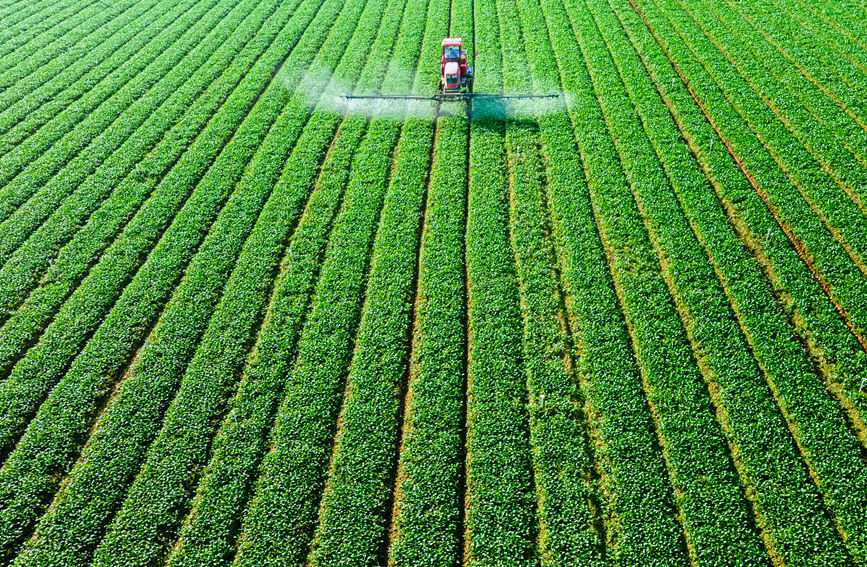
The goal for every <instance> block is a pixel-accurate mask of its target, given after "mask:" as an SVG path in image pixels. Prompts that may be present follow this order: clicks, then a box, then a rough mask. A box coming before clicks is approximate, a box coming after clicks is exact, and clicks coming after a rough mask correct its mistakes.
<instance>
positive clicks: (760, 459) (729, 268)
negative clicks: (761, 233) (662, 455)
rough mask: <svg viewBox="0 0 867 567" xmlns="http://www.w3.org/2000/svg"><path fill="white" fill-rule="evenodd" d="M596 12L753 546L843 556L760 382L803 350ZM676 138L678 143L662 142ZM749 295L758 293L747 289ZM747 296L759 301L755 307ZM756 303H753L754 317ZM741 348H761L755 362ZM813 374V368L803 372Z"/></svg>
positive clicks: (643, 79)
mask: <svg viewBox="0 0 867 567" xmlns="http://www.w3.org/2000/svg"><path fill="white" fill-rule="evenodd" d="M596 18H597V21H598V22H600V28H601V29H602V31H603V34H604V35H605V36H606V42H607V44H608V47H609V49H610V50H611V52H612V55H613V60H614V61H615V62H616V67H617V69H618V71H619V73H620V76H621V78H622V79H623V82H624V85H625V87H626V90H627V91H628V93H629V96H630V99H631V101H632V103H634V104H635V105H636V108H637V110H638V113H639V116H640V117H641V120H642V128H643V130H644V132H646V135H647V136H648V139H649V142H650V143H652V145H653V148H652V149H648V150H647V152H645V155H648V156H654V157H657V159H658V160H659V162H660V164H661V168H648V169H646V170H645V172H646V173H645V175H647V176H648V178H649V180H650V181H651V182H650V183H649V184H648V185H646V186H643V187H642V186H640V187H639V188H638V191H636V197H637V200H638V203H639V207H640V209H641V212H642V215H643V217H644V218H645V219H646V223H647V224H648V226H649V227H650V233H651V237H652V238H653V239H654V240H655V241H656V242H655V246H656V247H657V249H658V252H657V254H658V255H660V257H661V258H664V263H663V265H664V266H665V268H666V269H665V272H664V274H665V276H666V280H667V285H668V287H669V288H670V290H671V292H672V295H673V297H674V298H675V301H676V302H677V304H678V310H679V311H680V312H681V317H682V318H683V319H684V321H685V322H686V323H687V331H688V332H689V333H690V340H691V342H693V344H694V345H696V350H697V352H699V353H700V357H699V361H698V363H699V365H700V366H701V367H702V369H703V371H704V374H705V376H706V379H707V380H708V382H709V386H710V388H709V390H710V395H711V399H712V401H713V403H714V404H715V406H716V407H717V413H718V414H719V415H720V416H721V422H722V424H723V428H724V430H725V432H726V435H727V437H728V439H729V445H730V446H731V447H732V448H734V447H737V451H734V450H732V454H733V455H734V458H735V462H736V464H737V465H738V472H739V474H740V476H741V483H742V484H743V485H744V486H745V487H747V490H748V491H749V492H750V493H752V494H753V500H754V502H755V503H754V506H753V508H754V514H755V515H756V517H757V523H758V526H759V528H760V529H761V530H762V535H763V538H764V540H765V546H766V548H767V549H768V550H769V552H770V553H771V555H772V558H773V559H775V560H777V561H786V562H790V561H797V560H798V558H802V557H804V556H806V555H808V554H823V555H824V557H825V559H824V561H826V562H828V563H832V562H835V561H837V562H839V561H841V560H844V559H845V552H844V551H843V549H842V546H841V544H840V541H839V540H838V539H837V538H836V534H835V532H834V527H833V525H832V524H831V522H829V521H828V519H827V517H825V514H824V510H823V506H822V502H821V497H820V495H819V493H818V491H817V490H816V488H815V487H814V486H812V481H811V479H810V476H809V474H808V471H807V470H806V468H805V467H804V466H803V464H802V463H801V462H800V460H801V456H800V454H799V453H798V448H797V446H796V445H795V443H794V441H793V439H792V438H791V435H790V433H789V430H788V429H787V424H786V422H785V420H784V419H782V416H781V415H780V411H779V408H778V407H777V406H776V402H775V399H774V397H773V393H772V390H771V388H769V386H768V385H767V384H766V383H765V379H766V378H765V375H767V379H768V380H771V381H772V382H771V383H772V384H773V383H774V382H773V381H775V380H778V379H780V378H781V377H783V379H785V378H784V376H785V374H786V370H784V369H783V368H781V367H780V365H779V364H774V362H773V361H775V360H777V359H779V358H783V357H787V358H797V357H798V356H800V357H803V356H804V354H805V353H804V351H803V350H800V351H799V349H798V347H799V344H798V340H797V338H796V336H795V332H794V329H793V328H792V327H791V326H790V325H787V322H786V321H785V314H784V312H782V310H780V309H779V308H778V307H777V305H776V302H775V300H774V298H773V294H772V290H771V289H770V286H768V285H767V283H766V282H765V281H764V278H763V276H762V274H761V272H760V271H759V270H758V269H757V267H755V266H751V265H750V264H749V261H750V257H749V254H748V251H747V250H745V249H744V247H743V245H742V244H741V243H740V242H739V240H738V238H737V235H736V234H735V232H734V231H733V230H732V229H731V228H730V227H729V226H728V225H727V222H726V218H725V215H724V212H723V210H722V209H721V208H720V207H719V205H718V204H717V203H716V202H715V199H714V198H713V197H712V196H710V195H708V188H707V182H706V180H705V179H704V177H703V176H702V174H701V172H700V171H699V169H698V165H697V164H696V163H695V162H694V161H693V160H692V158H691V156H690V154H689V151H688V149H687V148H685V147H683V146H678V144H677V141H678V139H679V138H680V132H678V130H677V128H676V126H675V124H674V122H673V121H672V119H671V117H670V116H669V115H668V109H666V107H665V106H664V104H663V103H662V102H661V101H660V100H659V98H658V94H657V92H656V90H655V89H654V87H653V85H652V83H651V82H650V81H649V80H648V78H647V75H646V73H645V71H644V69H643V67H642V66H641V63H640V62H639V60H638V58H637V56H636V54H635V53H630V49H631V46H630V45H629V43H628V38H626V37H625V36H624V35H623V32H622V31H621V30H620V23H619V22H618V20H617V19H616V17H615V16H614V15H613V14H612V13H611V12H610V9H608V6H605V8H603V9H599V10H597V11H596ZM606 20H607V21H606ZM626 108H628V106H626ZM678 147H679V148H680V151H679V152H675V151H672V150H673V149H674V148H678ZM663 169H664V171H665V177H662V175H663ZM708 260H710V263H708ZM717 278H719V280H718V279H717ZM721 283H722V286H721V285H720V284H721ZM759 293H763V294H764V299H757V295H758V294H759ZM727 300H728V301H727ZM729 301H731V306H730V305H729ZM756 303H761V304H764V305H765V307H764V308H762V309H756V308H755V307H754V305H755V304H756ZM732 310H734V312H732ZM757 311H760V312H763V313H761V315H762V316H763V317H762V318H759V317H758V315H759V313H757ZM735 315H737V316H738V319H739V321H738V319H735ZM737 323H740V325H741V326H742V327H743V333H746V335H747V336H746V337H745V336H744V335H743V334H742V331H741V329H739V328H738V324H737ZM762 327H765V328H767V327H773V336H775V337H780V336H786V335H788V337H789V338H788V339H787V340H784V341H779V339H777V340H776V342H782V343H783V344H791V345H793V346H794V347H795V349H794V352H792V351H791V350H790V351H789V352H780V351H779V349H777V347H775V346H774V342H775V341H773V340H768V339H769V338H770V337H769V336H768V335H767V334H766V333H765V331H763V329H762ZM699 347H700V350H699ZM775 349H776V350H777V352H774V350H775ZM753 353H757V354H758V355H760V356H762V355H768V354H771V353H772V356H766V357H762V358H760V360H759V363H758V364H757V363H756V362H755V361H754V360H753V359H752V354H753ZM760 366H761V370H760ZM813 380H818V378H817V377H816V376H815V375H813ZM771 448H773V450H772V449H771ZM785 487H788V488H785ZM811 489H812V490H811Z"/></svg>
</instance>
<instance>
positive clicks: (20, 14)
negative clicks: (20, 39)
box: [0, 0, 88, 45]
mask: <svg viewBox="0 0 867 567" xmlns="http://www.w3.org/2000/svg"><path fill="white" fill-rule="evenodd" d="M87 5H88V2H87V1H86V0H85V1H84V2H81V3H80V4H77V5H76V6H75V7H76V8H78V9H79V10H80V9H82V8H85V7H86V6H87ZM2 12H3V14H2V16H0V18H2V25H3V35H0V39H2V41H3V43H4V45H5V42H6V41H8V40H9V38H11V37H15V36H16V35H17V34H19V33H20V32H21V30H23V29H27V28H28V27H29V26H30V25H32V24H33V22H32V20H38V19H40V18H42V19H44V20H48V19H49V18H46V17H45V14H44V13H45V12H51V13H53V14H56V15H58V17H57V18H51V21H49V22H48V27H50V26H51V25H53V24H55V23H57V22H58V21H60V20H62V19H63V18H64V17H67V16H69V14H68V13H66V12H64V11H62V10H57V7H56V6H54V5H52V3H51V2H30V1H28V0H7V2H5V3H4V6H3V8H2ZM44 29H45V25H44V24H43V26H42V27H41V28H39V29H38V30H37V33H39V32H41V31H44Z"/></svg>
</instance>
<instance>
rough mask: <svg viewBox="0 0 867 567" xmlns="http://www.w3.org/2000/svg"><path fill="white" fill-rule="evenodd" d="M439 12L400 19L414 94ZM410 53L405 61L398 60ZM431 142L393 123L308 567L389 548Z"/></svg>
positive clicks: (427, 128) (434, 48)
mask: <svg viewBox="0 0 867 567" xmlns="http://www.w3.org/2000/svg"><path fill="white" fill-rule="evenodd" d="M447 6H448V3H447V2H437V3H432V4H431V6H430V7H429V9H428V10H426V11H422V12H421V13H420V14H415V17H413V18H411V19H407V20H406V21H405V22H406V24H407V25H406V27H405V30H403V33H402V35H401V40H402V41H401V42H399V44H398V47H397V53H396V65H397V68H401V67H403V66H405V65H407V64H410V65H411V67H412V68H413V69H415V70H416V72H415V79H414V81H413V82H412V86H413V90H415V91H420V92H430V91H432V90H433V89H435V88H436V84H435V80H436V79H435V78H433V77H432V74H431V73H430V69H431V68H435V67H436V61H437V58H438V56H439V47H440V46H439V40H440V39H441V38H442V37H443V36H444V35H445V34H446V33H447V29H446V26H447V18H448V9H447ZM425 12H426V13H427V18H425ZM426 24H427V25H426ZM419 46H420V51H419ZM408 55H411V57H412V58H413V61H412V62H410V61H407V60H406V59H407V58H408V57H407V56H408ZM404 83H405V84H404ZM409 85H410V82H409V81H408V80H407V81H398V80H389V81H387V82H386V83H385V85H384V89H385V90H386V92H387V91H389V90H394V89H399V88H407V87H408V86H409ZM376 124H377V122H373V123H372V124H371V127H375V125H376ZM433 143H434V142H433V128H432V125H431V122H430V121H429V120H427V119H416V118H410V119H408V120H407V121H405V122H404V123H403V125H402V126H401V128H400V135H399V139H398V142H397V145H396V146H395V147H394V150H393V151H394V157H393V163H392V166H391V168H392V169H391V173H390V175H389V178H388V190H387V192H386V196H385V200H384V202H383V205H382V207H383V208H382V212H381V214H380V219H379V226H378V228H377V231H376V238H375V240H374V243H373V251H372V256H371V259H370V268H369V274H368V276H367V287H366V290H365V295H364V305H363V308H362V314H361V319H360V322H359V327H358V331H357V333H356V338H355V348H354V351H353V354H352V360H351V362H350V365H349V370H348V374H347V377H346V379H345V380H346V382H345V395H344V399H343V406H342V409H341V413H340V418H339V429H338V430H337V432H336V436H335V439H334V442H333V445H334V447H333V452H332V458H331V465H330V471H329V477H328V479H327V482H326V484H325V486H324V490H323V495H322V497H321V505H320V510H321V512H320V515H319V523H318V528H317V531H316V534H315V536H314V540H313V544H312V547H311V552H310V560H311V561H312V562H313V563H316V564H334V563H339V562H346V563H349V564H359V565H360V564H370V565H375V564H378V562H379V558H380V557H381V555H382V554H384V553H385V551H386V550H387V546H388V535H389V530H390V528H391V526H390V518H391V514H392V508H393V506H392V494H393V486H394V483H395V478H394V477H395V472H396V466H395V465H396V463H397V459H398V455H397V450H398V447H399V436H400V434H401V432H400V419H401V411H402V406H403V401H402V397H403V395H404V391H405V386H404V381H405V378H406V376H407V366H408V364H407V361H408V354H409V346H410V337H411V327H412V315H411V313H412V311H413V309H414V308H415V304H414V301H413V297H414V294H415V293H416V290H417V281H416V274H417V270H416V267H417V264H416V261H417V250H418V247H419V236H420V233H421V226H422V219H423V218H424V208H423V206H424V202H425V192H426V187H427V178H428V171H429V170H430V167H431V152H432V148H433Z"/></svg>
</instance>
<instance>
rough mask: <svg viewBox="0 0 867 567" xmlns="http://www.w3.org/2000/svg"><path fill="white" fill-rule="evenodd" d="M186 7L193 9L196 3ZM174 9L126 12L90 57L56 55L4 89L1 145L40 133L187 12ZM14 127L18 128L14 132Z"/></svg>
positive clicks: (156, 5) (0, 97)
mask: <svg viewBox="0 0 867 567" xmlns="http://www.w3.org/2000/svg"><path fill="white" fill-rule="evenodd" d="M185 6H187V9H189V8H190V7H191V6H192V4H190V5H185ZM169 8H170V7H169V6H163V5H161V4H160V3H159V2H156V1H154V2H150V3H147V4H143V5H141V9H138V10H134V11H132V12H130V13H129V14H127V15H126V17H125V18H124V20H125V21H124V22H123V25H120V26H112V28H111V31H112V33H111V34H110V35H108V36H107V37H102V38H95V39H98V43H96V44H95V45H94V46H93V47H92V48H91V49H89V50H88V53H89V55H90V57H81V56H80V54H78V56H77V57H76V58H75V59H72V60H70V61H63V62H59V61H58V58H55V59H52V60H51V61H49V62H46V63H44V64H43V65H42V66H40V67H37V68H35V69H34V70H31V71H30V72H29V74H28V75H27V76H26V77H25V78H22V79H20V80H18V81H16V82H15V83H14V84H13V85H12V86H10V88H8V89H6V90H4V91H3V93H2V94H0V101H2V104H3V111H2V112H0V132H2V135H0V144H2V146H0V147H3V148H11V147H13V146H12V144H14V143H15V141H16V140H21V139H23V138H21V136H27V135H28V133H32V132H35V131H36V129H37V128H38V127H39V126H41V125H43V124H45V123H46V122H48V121H49V120H50V119H51V118H53V117H54V116H56V115H57V114H59V113H60V112H61V111H62V110H63V109H64V108H65V107H66V106H68V105H69V104H71V103H72V102H74V101H75V100H78V99H79V98H81V97H82V96H84V95H85V94H86V93H87V91H88V90H89V89H90V88H91V87H92V86H93V85H94V84H96V83H98V82H99V81H100V80H101V79H103V78H104V77H105V76H106V75H108V74H109V73H110V72H112V71H114V70H116V69H117V68H118V67H119V66H121V65H122V64H123V63H124V62H126V61H128V60H129V58H130V57H131V55H133V54H135V53H136V52H137V51H138V50H139V49H141V47H142V46H144V45H146V44H147V42H148V41H149V40H151V39H152V38H153V37H154V36H155V35H157V34H158V33H159V32H160V30H161V29H162V27H164V26H165V25H167V24H170V23H171V22H173V21H174V20H175V19H177V18H178V17H179V16H180V15H181V14H182V13H183V12H181V11H174V10H170V9H169ZM156 13H160V14H161V15H162V16H165V19H164V20H160V19H159V16H157V15H155V14H156ZM155 21H156V22H159V25H160V27H159V28H157V29H154V28H153V27H152V26H149V25H148V24H149V23H153V22H155ZM13 128H14V129H15V130H14V132H10V130H12V129H13Z"/></svg>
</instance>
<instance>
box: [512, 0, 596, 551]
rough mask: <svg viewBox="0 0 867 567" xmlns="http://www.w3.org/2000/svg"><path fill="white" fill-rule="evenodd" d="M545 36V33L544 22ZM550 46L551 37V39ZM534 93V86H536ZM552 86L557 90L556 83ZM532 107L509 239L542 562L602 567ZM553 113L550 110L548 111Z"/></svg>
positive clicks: (516, 174) (517, 83)
mask: <svg viewBox="0 0 867 567" xmlns="http://www.w3.org/2000/svg"><path fill="white" fill-rule="evenodd" d="M497 5H498V13H499V15H500V36H501V37H502V38H504V39H503V48H504V49H503V53H504V86H505V87H506V91H507V92H516V91H518V92H520V91H521V90H525V89H527V88H528V85H526V77H530V76H534V74H533V73H532V67H531V66H530V64H529V63H528V62H527V58H526V53H525V51H524V48H523V45H528V46H531V45H532V43H531V42H532V39H531V40H530V41H528V39H529V38H530V37H531V36H530V34H528V33H525V26H522V23H521V14H520V13H519V9H518V6H517V5H516V3H515V2H512V1H510V0H500V1H498V2H497ZM541 25H542V26H543V27H542V28H540V29H539V31H542V32H543V33H544V29H545V28H544V21H542V22H541ZM544 40H547V37H546V38H544ZM529 86H535V85H529ZM547 86H548V87H551V86H552V85H547ZM531 111H532V107H529V108H526V109H525V108H524V106H522V105H519V104H515V105H514V108H513V109H511V112H512V114H514V115H515V117H514V118H510V119H509V120H508V121H507V122H506V153H507V157H508V163H509V170H510V175H509V209H510V217H511V222H510V240H511V246H512V253H513V255H514V256H515V260H516V266H517V274H518V280H519V281H518V284H519V285H518V287H519V290H520V295H521V314H522V319H523V341H522V342H523V354H524V364H525V373H526V378H527V390H528V403H529V418H530V439H531V448H532V456H533V467H534V479H535V484H536V501H537V504H536V508H537V515H538V519H539V541H538V544H537V545H538V548H539V549H538V552H539V555H540V557H541V560H542V562H543V564H547V565H562V564H601V563H602V561H603V555H604V554H603V553H602V547H603V543H602V542H603V541H604V533H599V532H598V531H597V530H596V528H597V524H596V522H595V518H594V513H593V507H594V504H593V499H594V487H593V486H592V483H591V476H592V472H591V471H592V470H593V462H592V458H591V454H590V451H589V445H588V442H587V437H586V435H585V432H584V431H583V429H582V426H584V425H586V421H585V419H584V416H583V414H582V413H581V410H580V408H579V406H578V404H577V403H576V402H577V400H578V397H577V391H576V383H575V381H574V374H573V371H574V363H573V360H572V357H571V353H570V351H569V348H570V347H569V342H568V337H567V336H566V334H565V333H566V329H565V321H564V319H563V312H562V311H561V310H560V308H561V305H562V302H561V297H560V292H559V289H558V281H557V279H556V273H555V271H554V266H555V264H556V262H555V260H554V253H553V249H552V248H551V243H550V241H549V240H548V238H547V231H548V230H549V229H548V227H547V226H546V223H545V214H544V212H543V209H542V206H543V199H542V194H543V191H544V190H543V188H542V187H543V185H545V184H546V183H547V179H545V178H544V164H543V162H542V156H541V154H540V140H539V124H538V122H537V121H536V119H535V118H534V117H533V116H532V112H531ZM543 113H544V111H543Z"/></svg>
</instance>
